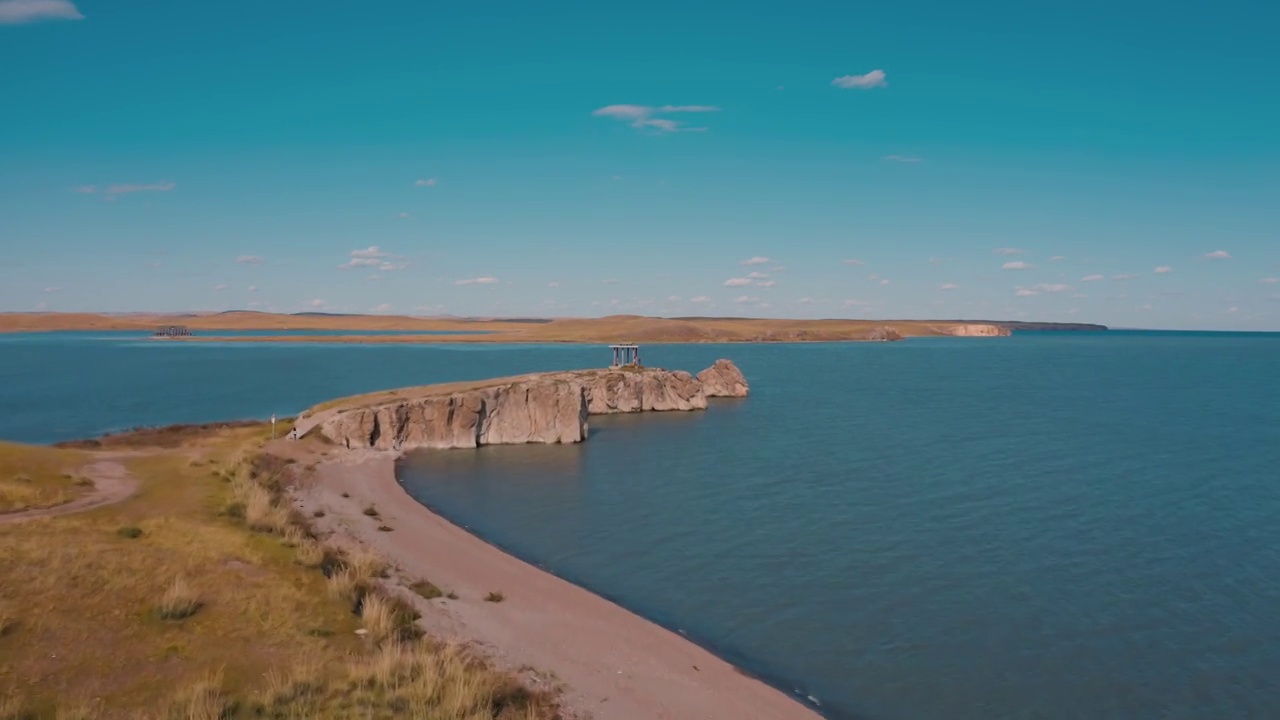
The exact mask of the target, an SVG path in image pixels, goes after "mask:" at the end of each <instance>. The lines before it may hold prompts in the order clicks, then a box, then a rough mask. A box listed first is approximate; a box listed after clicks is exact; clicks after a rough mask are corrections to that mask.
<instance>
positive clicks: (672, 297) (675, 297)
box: [667, 295, 680, 303]
mask: <svg viewBox="0 0 1280 720" xmlns="http://www.w3.org/2000/svg"><path fill="white" fill-rule="evenodd" d="M667 302H673V303H677V302H680V296H679V295H668V296H667Z"/></svg>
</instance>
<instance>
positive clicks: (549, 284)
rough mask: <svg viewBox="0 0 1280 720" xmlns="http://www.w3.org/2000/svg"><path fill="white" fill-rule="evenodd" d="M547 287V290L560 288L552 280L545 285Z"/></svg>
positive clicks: (558, 284)
mask: <svg viewBox="0 0 1280 720" xmlns="http://www.w3.org/2000/svg"><path fill="white" fill-rule="evenodd" d="M547 287H549V288H558V287H560V283H558V282H556V281H555V280H552V281H551V282H549V283H547Z"/></svg>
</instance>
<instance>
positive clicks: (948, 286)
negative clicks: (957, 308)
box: [938, 283, 960, 292]
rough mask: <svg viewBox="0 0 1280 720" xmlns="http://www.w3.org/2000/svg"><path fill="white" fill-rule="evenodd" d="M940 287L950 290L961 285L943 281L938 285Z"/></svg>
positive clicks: (956, 288) (940, 288) (943, 289)
mask: <svg viewBox="0 0 1280 720" xmlns="http://www.w3.org/2000/svg"><path fill="white" fill-rule="evenodd" d="M938 289H939V290H942V291H944V292H945V291H949V290H959V289H960V286H959V285H956V284H955V283H943V284H941V285H939V286H938Z"/></svg>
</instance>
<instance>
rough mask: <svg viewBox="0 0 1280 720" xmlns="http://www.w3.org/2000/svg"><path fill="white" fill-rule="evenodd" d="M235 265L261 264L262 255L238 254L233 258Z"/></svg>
mask: <svg viewBox="0 0 1280 720" xmlns="http://www.w3.org/2000/svg"><path fill="white" fill-rule="evenodd" d="M235 263H236V264H237V265H261V264H262V257H261V256H258V255H239V256H237V257H236V259H235Z"/></svg>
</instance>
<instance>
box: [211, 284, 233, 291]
mask: <svg viewBox="0 0 1280 720" xmlns="http://www.w3.org/2000/svg"><path fill="white" fill-rule="evenodd" d="M228 287H230V286H229V285H214V286H213V289H214V290H218V291H222V290H226V289H227V288H228Z"/></svg>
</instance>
